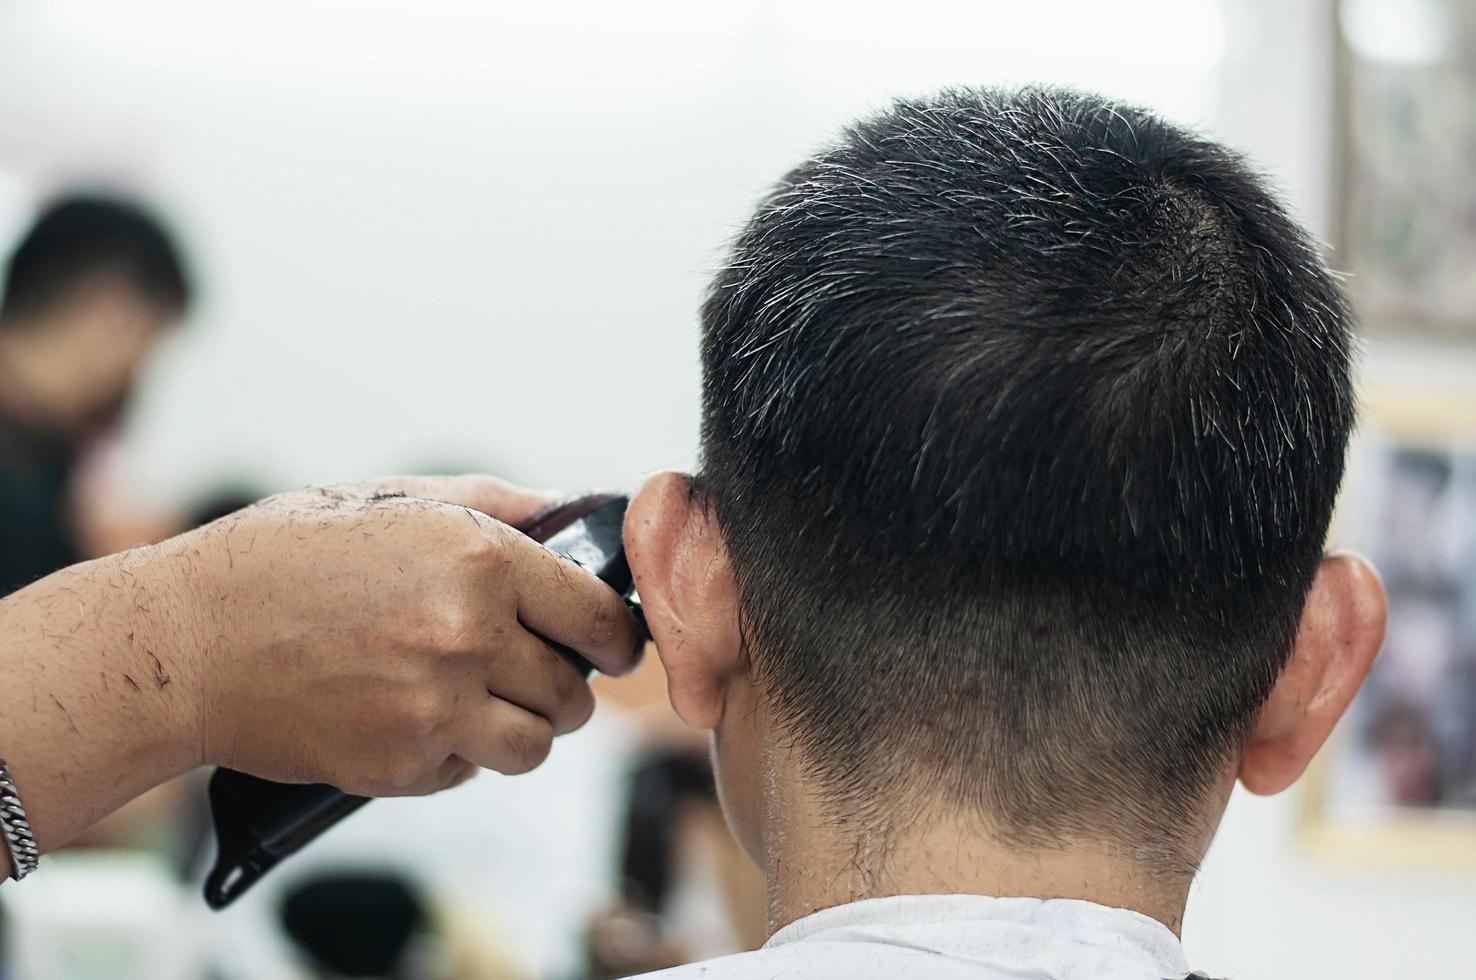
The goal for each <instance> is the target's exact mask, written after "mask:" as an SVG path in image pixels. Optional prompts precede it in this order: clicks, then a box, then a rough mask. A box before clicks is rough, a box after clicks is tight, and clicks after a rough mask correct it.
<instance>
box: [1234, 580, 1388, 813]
mask: <svg viewBox="0 0 1476 980" xmlns="http://www.w3.org/2000/svg"><path fill="white" fill-rule="evenodd" d="M1387 614H1388V608H1387V602H1386V599H1385V596H1384V586H1383V583H1382V582H1380V581H1379V576H1378V573H1377V572H1375V571H1374V569H1373V566H1372V565H1370V564H1369V562H1368V560H1367V559H1365V558H1363V557H1362V556H1361V555H1356V554H1352V553H1351V552H1337V553H1334V554H1330V555H1328V556H1327V557H1325V558H1323V560H1322V564H1321V566H1319V568H1318V571H1317V577H1316V578H1315V579H1314V580H1313V583H1312V588H1311V589H1310V590H1308V593H1307V601H1306V604H1305V605H1304V606H1303V609H1302V621H1301V625H1300V626H1299V628H1298V630H1297V637H1296V641H1295V642H1294V643H1293V645H1292V652H1291V656H1290V658H1288V660H1287V663H1286V666H1285V667H1284V668H1283V669H1282V671H1281V675H1280V677H1278V678H1277V681H1276V685H1275V686H1274V687H1273V688H1272V689H1271V694H1270V696H1269V697H1268V698H1267V699H1266V703H1265V704H1264V705H1263V706H1262V708H1261V712H1260V714H1259V715H1258V716H1257V718H1256V723H1255V726H1254V728H1252V730H1251V733H1250V737H1249V739H1248V741H1247V743H1246V746H1245V750H1244V752H1243V753H1242V755H1241V760H1240V768H1239V773H1238V775H1239V777H1240V782H1241V784H1242V785H1244V786H1245V788H1246V789H1248V790H1250V791H1251V792H1252V793H1258V794H1262V795H1270V794H1272V793H1279V792H1281V791H1282V790H1284V789H1286V788H1287V787H1288V786H1290V785H1291V784H1292V783H1294V782H1296V780H1297V779H1298V777H1300V776H1301V775H1302V773H1303V771H1305V770H1306V768H1307V765H1308V763H1310V762H1311V761H1312V757H1313V756H1314V755H1316V754H1317V750H1318V749H1319V748H1321V747H1322V745H1323V743H1324V742H1326V741H1327V738H1328V736H1329V735H1330V734H1331V733H1332V730H1333V727H1334V726H1335V725H1336V724H1337V722H1338V719H1339V718H1341V717H1342V716H1343V712H1344V711H1346V710H1347V707H1348V705H1349V703H1350V702H1351V701H1352V700H1353V696H1354V695H1355V694H1357V693H1358V689H1359V687H1361V686H1362V684H1363V680H1364V678H1365V677H1367V676H1368V671H1369V668H1370V667H1372V666H1373V661H1374V657H1375V656H1377V655H1378V652H1379V648H1380V647H1382V646H1383V642H1384V626H1385V621H1386V619H1387Z"/></svg>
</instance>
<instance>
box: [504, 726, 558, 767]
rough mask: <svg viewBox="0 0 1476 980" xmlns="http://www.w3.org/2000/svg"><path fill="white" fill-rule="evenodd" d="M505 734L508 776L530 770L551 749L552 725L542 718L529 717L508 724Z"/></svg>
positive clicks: (540, 763)
mask: <svg viewBox="0 0 1476 980" xmlns="http://www.w3.org/2000/svg"><path fill="white" fill-rule="evenodd" d="M505 735H506V748H507V767H506V769H505V770H504V771H505V772H506V773H507V775H509V776H516V775H519V774H520V773H525V772H530V771H532V770H533V769H536V768H538V767H539V766H540V765H542V764H543V761H544V760H545V759H547V758H548V753H549V752H550V751H551V750H552V749H553V737H554V733H553V727H552V726H551V725H550V724H549V723H548V722H546V721H544V720H543V719H542V718H529V719H524V720H520V721H519V722H518V723H516V724H513V725H509V726H508V728H507V731H506V733H505Z"/></svg>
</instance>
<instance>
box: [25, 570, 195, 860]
mask: <svg viewBox="0 0 1476 980" xmlns="http://www.w3.org/2000/svg"><path fill="white" fill-rule="evenodd" d="M182 560H183V559H181V558H179V557H178V556H173V557H171V556H168V555H165V554H163V553H161V552H160V551H158V550H157V549H152V548H146V549H139V550H136V551H132V552H125V553H124V554H121V555H115V556H113V557H110V558H104V559H100V560H98V561H93V562H87V563H85V564H82V565H77V566H73V567H72V568H68V569H64V570H63V571H60V572H57V573H56V574H54V575H50V576H48V577H47V578H45V579H42V580H41V581H39V582H37V583H35V584H34V585H31V586H29V587H28V588H25V589H23V590H21V591H20V592H18V593H16V594H15V595H13V596H10V597H8V598H6V599H5V600H3V601H0V758H4V759H5V760H6V763H7V764H8V766H9V768H10V773H11V777H12V778H13V779H14V780H15V783H16V786H17V788H18V789H19V790H20V795H21V800H22V802H23V804H24V805H25V808H26V812H27V816H28V818H29V820H30V823H31V828H32V831H33V832H34V833H35V835H36V841H37V843H38V845H39V846H40V848H41V850H42V851H47V850H51V849H53V848H55V847H58V846H59V845H61V844H64V843H66V842H67V841H68V840H70V839H71V838H73V837H75V836H76V835H77V834H79V833H80V832H82V831H83V830H85V829H86V828H87V827H89V826H90V825H92V824H93V823H95V822H96V821H97V820H98V819H100V818H101V817H103V816H105V815H106V814H108V813H110V812H112V811H113V810H115V809H117V808H118V807H120V806H122V805H123V804H124V803H126V802H127V801H128V800H130V799H132V798H133V797H135V796H138V795H139V794H140V793H142V792H144V791H146V790H148V789H150V788H152V787H154V786H157V785H158V784H160V783H162V782H164V781H166V780H168V779H170V778H172V777H174V776H176V775H179V774H181V773H183V772H186V771H188V770H189V769H191V768H193V767H194V766H196V765H198V764H199V763H200V761H201V759H200V744H201V731H200V709H199V697H198V694H197V692H198V683H197V677H198V672H199V657H200V654H199V652H198V651H199V649H200V646H201V644H200V643H199V642H198V639H199V636H198V634H199V633H200V632H201V629H200V625H199V623H198V622H192V621H191V616H192V612H191V611H192V609H193V608H194V604H193V602H192V601H191V597H190V596H188V595H186V594H185V593H186V592H187V591H188V586H187V584H186V583H187V582H188V581H189V577H188V575H187V574H184V573H185V572H186V571H187V570H185V569H182V568H179V567H177V566H178V563H179V562H180V561H182ZM5 860H6V861H7V862H8V860H9V858H8V856H7V857H6V859H5Z"/></svg>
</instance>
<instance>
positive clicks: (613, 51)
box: [0, 0, 1476, 978]
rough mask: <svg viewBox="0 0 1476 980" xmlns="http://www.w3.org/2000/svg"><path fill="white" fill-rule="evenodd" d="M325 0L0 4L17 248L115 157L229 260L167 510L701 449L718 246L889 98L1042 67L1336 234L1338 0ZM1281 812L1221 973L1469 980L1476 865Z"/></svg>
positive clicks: (1240, 895)
mask: <svg viewBox="0 0 1476 980" xmlns="http://www.w3.org/2000/svg"><path fill="white" fill-rule="evenodd" d="M301 6H306V5H296V4H288V3H287V2H285V0H272V2H255V3H247V2H244V0H238V2H234V3H225V2H222V3H214V4H208V5H207V4H192V3H186V2H182V0H150V2H147V3H143V2H139V3H130V4H126V5H125V4H98V3H94V4H86V3H78V2H70V0H67V2H61V0H57V2H43V0H11V2H10V3H8V4H5V3H0V230H3V228H4V227H5V225H6V224H7V223H9V224H11V225H12V226H13V225H14V224H15V223H17V222H18V221H19V220H21V219H20V216H19V212H20V210H21V208H22V206H23V204H24V202H25V201H26V200H27V198H28V197H33V196H34V195H36V194H39V193H40V192H41V191H42V190H44V188H45V187H46V186H48V185H49V184H54V183H56V182H58V181H59V180H61V179H63V178H66V177H68V176H72V175H76V174H78V173H89V172H98V170H99V164H101V172H102V173H103V174H104V175H106V176H110V177H112V178H114V179H119V180H123V181H126V182H129V183H131V184H133V185H134V186H137V187H139V188H141V189H142V190H144V191H146V192H148V193H151V194H153V195H155V196H156V197H157V198H158V199H160V200H162V201H163V202H165V203H166V204H167V205H169V207H170V208H171V210H173V211H174V212H175V213H176V214H177V215H178V217H179V219H180V222H181V224H182V225H183V227H184V229H185V231H186V232H187V233H188V236H189V239H190V241H191V243H192V244H193V245H194V246H195V249H196V251H197V252H198V254H199V263H200V265H201V267H202V271H203V272H204V273H205V276H206V285H207V287H208V294H207V302H206V303H205V304H204V306H203V307H202V308H201V310H200V312H199V315H198V317H197V318H196V323H195V324H194V326H193V329H192V330H191V331H189V332H188V333H187V334H186V335H185V336H182V337H181V338H180V339H179V341H178V342H177V343H176V344H175V345H174V346H173V348H172V349H171V350H170V351H169V352H168V353H167V356H166V357H165V358H164V359H163V360H162V362H161V363H160V364H159V365H158V369H157V371H156V372H155V376H154V378H153V381H154V382H155V383H154V385H153V386H152V388H151V391H150V393H149V395H148V397H147V399H146V400H145V402H144V403H143V405H142V406H141V411H140V412H139V414H138V417H137V419H136V420H135V425H134V427H133V430H132V433H131V436H130V443H129V455H128V458H129V460H130V462H131V467H132V470H133V472H134V473H135V475H136V477H137V479H138V481H139V485H140V486H141V487H143V488H146V491H147V493H146V496H149V497H153V498H157V499H168V500H181V499H184V498H185V497H187V496H189V495H191V494H193V493H196V492H199V491H200V490H202V489H204V488H205V487H207V486H208V485H209V484H211V483H213V482H215V481H218V480H220V479H223V478H228V477H232V476H236V475H245V476H249V477H252V478H254V479H257V480H259V481H262V482H264V483H266V484H267V485H268V486H278V485H283V486H285V485H296V484H302V483H305V482H310V481H322V480H336V479H350V478H355V477H359V476H364V475H369V474H372V473H375V472H379V471H385V470H397V469H403V468H407V467H413V466H423V465H427V464H436V463H442V462H444V463H450V464H460V465H468V466H488V467H493V468H497V469H500V470H502V471H503V472H505V473H507V474H509V475H512V476H515V477H517V478H519V479H523V480H527V481H531V482H535V483H540V484H551V485H561V486H564V487H566V488H579V487H583V486H587V485H593V484H625V483H629V482H631V481H633V480H634V479H635V478H637V477H638V475H639V474H640V473H641V472H643V471H645V470H648V469H651V468H654V467H657V466H662V465H668V464H685V463H689V462H690V461H691V457H692V454H693V451H694V448H695V445H696V400H697V386H698V379H697V373H696V357H695V339H696V333H695V310H696V307H697V303H698V300H699V297H700V294H701V290H702V288H703V285H704V282H705V280H706V277H707V274H708V272H709V270H710V269H711V268H712V267H713V266H714V265H715V263H716V262H717V261H718V258H719V255H720V247H721V245H722V243H723V242H724V240H725V239H726V238H727V236H728V235H729V234H731V232H732V231H733V230H734V228H735V227H736V225H737V224H738V223H739V222H740V221H741V220H742V218H743V216H744V215H745V213H746V210H747V209H748V208H749V206H750V205H751V203H752V201H753V200H754V198H755V196H756V195H757V194H758V193H759V192H760V191H761V190H762V189H763V188H764V187H765V186H766V185H767V184H768V183H769V182H770V181H771V180H773V179H774V178H776V177H778V176H779V175H780V174H781V173H782V171H783V170H784V169H785V168H786V167H787V166H788V165H789V164H791V163H793V162H794V161H795V160H797V159H798V157H799V156H800V155H801V154H802V153H803V152H805V151H806V150H808V149H809V148H811V147H813V146H815V145H816V144H818V143H819V142H821V141H823V140H824V139H825V138H826V136H827V135H828V134H829V133H831V132H833V131H834V129H835V128H836V126H837V125H838V124H839V123H840V122H841V121H843V120H844V119H846V118H848V117H849V116H851V115H853V114H854V113H855V112H857V111H859V110H862V109H865V108H866V107H868V106H874V105H877V104H879V103H880V102H881V101H882V100H883V99H884V98H885V97H886V96H887V95H888V94H892V93H898V92H920V91H924V90H926V89H929V88H932V87H935V86H937V85H940V84H944V83H959V82H975V83H976V82H991V81H999V80H1026V79H1034V80H1049V81H1067V82H1073V83H1077V84H1082V85H1087V86H1091V87H1096V88H1100V89H1103V90H1105V91H1108V92H1109V93H1112V94H1116V95H1120V96H1124V97H1128V98H1132V99H1134V100H1137V101H1143V102H1147V103H1150V104H1152V105H1154V106H1156V107H1158V108H1160V109H1161V110H1163V111H1164V112H1166V113H1167V114H1169V115H1171V116H1172V117H1174V118H1176V119H1179V120H1182V121H1186V122H1190V123H1197V124H1203V125H1206V126H1207V127H1208V128H1210V129H1211V131H1213V132H1215V133H1216V134H1217V135H1220V136H1221V137H1223V138H1225V139H1226V140H1227V141H1229V142H1231V143H1232V144H1235V145H1237V146H1240V147H1241V148H1243V149H1245V150H1247V151H1249V152H1250V153H1251V154H1252V156H1253V157H1254V158H1256V159H1257V160H1258V161H1259V162H1260V163H1261V164H1262V165H1263V166H1264V167H1265V168H1266V169H1267V170H1269V171H1270V172H1271V173H1272V174H1273V175H1274V177H1275V178H1276V179H1277V181H1278V182H1279V183H1280V184H1281V185H1282V187H1283V188H1284V189H1285V190H1286V193H1287V195H1288V197H1289V199H1290V200H1291V202H1292V204H1293V206H1294V207H1295V208H1296V209H1297V210H1298V211H1299V213H1300V214H1301V215H1302V216H1303V217H1304V218H1305V219H1306V220H1307V221H1309V222H1310V223H1311V224H1312V226H1313V227H1314V228H1315V229H1316V230H1317V231H1318V232H1319V233H1320V234H1323V235H1326V234H1327V232H1328V219H1329V209H1328V206H1327V195H1326V190H1325V186H1326V185H1325V180H1326V174H1327V169H1328V163H1329V154H1328V147H1329V139H1330V137H1329V124H1330V122H1329V117H1330V109H1329V101H1328V99H1329V85H1328V74H1329V71H1330V68H1329V64H1328V58H1329V51H1330V47H1329V44H1330V42H1329V38H1328V31H1329V30H1330V16H1329V14H1328V13H1327V9H1326V6H1325V4H1324V3H1323V2H1321V0H1238V2H1228V0H1227V2H1225V3H1224V4H1223V5H1221V6H1222V7H1223V10H1221V9H1220V8H1218V7H1216V6H1215V5H1214V4H1212V3H1210V2H1209V0H1205V2H1203V3H1191V2H1187V0H1181V2H1168V0H1165V2H1150V0H1133V2H1126V0H1124V2H1117V3H1113V4H1101V3H1093V2H1081V3H1067V2H1065V0H1060V2H1043V0H1042V2H1035V3H1031V4H1015V3H980V2H973V3H953V4H950V3H945V2H942V0H918V2H914V3H909V4H908V5H907V9H906V12H905V13H904V14H898V13H896V12H895V9H889V10H879V11H876V12H872V11H869V10H868V9H867V8H865V7H864V6H860V5H856V4H852V3H840V2H837V0H826V2H823V3H821V2H816V3H808V4H800V3H780V2H779V0H774V3H772V4H771V5H768V4H757V5H755V4H749V5H744V4H740V3H732V4H727V5H722V6H721V12H714V11H712V10H707V9H704V8H706V7H707V6H708V5H700V4H680V3H677V2H675V0H667V2H664V3H657V2H648V3H642V4H636V5H635V6H631V5H627V4H620V5H609V4H600V3H596V2H594V0H586V2H583V3H576V4H573V5H572V6H570V5H560V7H559V10H560V11H561V12H562V14H561V16H562V18H563V19H562V20H560V21H557V22H554V21H552V20H551V19H550V18H551V17H552V16H553V15H552V14H546V13H540V12H538V9H537V7H538V5H527V7H528V9H527V10H526V11H521V12H508V11H504V10H500V9H497V7H496V6H495V5H483V4H479V3H474V2H471V0H435V2H429V3H419V4H409V3H391V2H378V3H372V4H363V3H359V4H352V3H348V2H347V0H333V2H326V0H325V2H320V3H317V4H314V5H311V6H308V7H307V9H299V7H301ZM411 11H413V13H412V12H411ZM1216 58H1218V66H1217V67H1213V68H1212V67H1211V66H1212V64H1213V63H1214V61H1215V59H1216ZM7 210H8V212H9V213H8V214H7V213H6V212H7ZM1292 806H1293V802H1292V800H1291V799H1290V798H1283V799H1276V800H1269V801H1265V800H1252V799H1248V798H1242V797H1237V798H1236V799H1235V800H1234V802H1233V803H1232V806H1231V809H1230V813H1229V816H1228V817H1227V820H1226V823H1225V825H1224V828H1223V830H1222V833H1221V834H1220V837H1219V839H1218V841H1217V843H1216V845H1215V847H1214V849H1213V851H1212V852H1211V854H1210V857H1209V859H1208V861H1207V863H1206V866H1205V870H1204V874H1203V876H1202V879H1201V881H1200V883H1199V884H1198V885H1197V886H1196V890H1195V893H1194V897H1193V901H1192V904H1191V908H1190V911H1189V916H1188V920H1187V927H1186V941H1187V943H1188V946H1189V949H1190V952H1191V954H1192V956H1193V958H1194V959H1195V961H1196V962H1197V963H1199V964H1201V966H1202V968H1204V969H1207V970H1211V971H1214V972H1216V973H1217V974H1220V975H1224V974H1228V975H1231V976H1237V977H1256V978H1276V977H1287V978H1292V977H1311V976H1343V977H1349V978H1361V977H1366V978H1384V977H1393V976H1414V975H1450V976H1456V975H1472V973H1473V968H1472V967H1471V966H1470V962H1471V957H1472V954H1471V952H1470V939H1469V937H1470V936H1471V934H1472V933H1471V923H1473V922H1476V880H1473V879H1471V878H1470V877H1462V876H1457V875H1455V874H1450V875H1415V874H1409V873H1393V872H1389V873H1370V872H1356V871H1352V870H1338V869H1333V868H1328V867H1322V866H1316V865H1313V864H1311V863H1309V862H1308V861H1307V860H1306V859H1304V858H1302V857H1301V856H1299V853H1298V851H1297V849H1296V848H1295V847H1294V845H1293V842H1292V841H1291V839H1290V833H1291V826H1292V817H1293V814H1292ZM1391 937H1393V938H1392V939H1391Z"/></svg>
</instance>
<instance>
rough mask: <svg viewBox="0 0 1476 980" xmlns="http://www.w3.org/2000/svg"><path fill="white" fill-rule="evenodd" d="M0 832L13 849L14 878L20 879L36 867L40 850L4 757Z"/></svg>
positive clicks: (0, 762) (1, 762) (0, 773)
mask: <svg viewBox="0 0 1476 980" xmlns="http://www.w3.org/2000/svg"><path fill="white" fill-rule="evenodd" d="M0 834H4V836H5V846H6V847H8V848H9V849H10V859H11V861H12V862H14V864H15V874H13V875H11V877H12V878H14V879H15V880H16V881H20V880H21V879H22V878H24V877H25V876H26V875H28V874H30V873H31V872H32V871H35V870H36V862H37V861H39V860H40V858H41V852H40V851H38V850H37V849H36V838H35V837H33V836H32V835H31V824H30V821H28V820H27V819H26V809H25V807H23V806H21V801H20V791H19V790H17V789H16V788H15V783H14V782H12V781H11V779H10V769H9V768H7V767H6V765H5V760H4V759H0Z"/></svg>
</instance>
